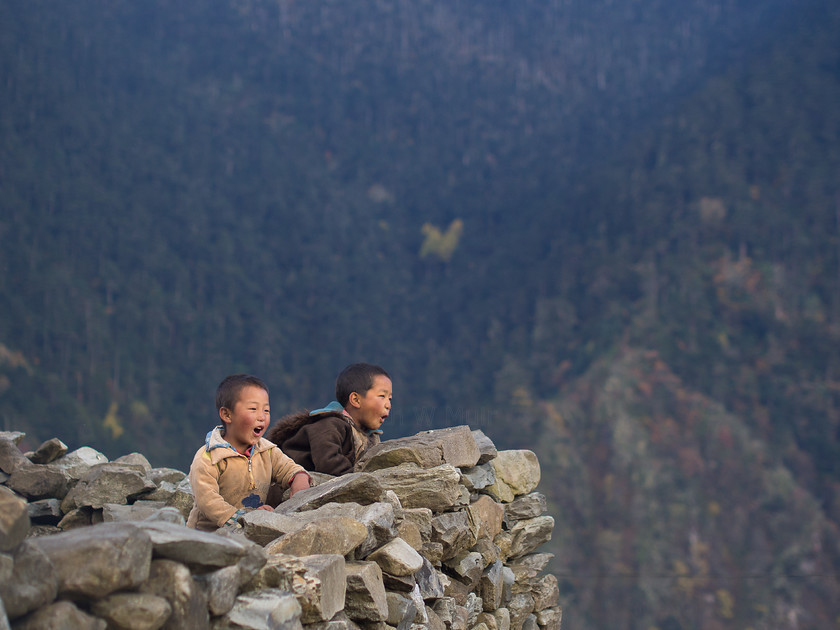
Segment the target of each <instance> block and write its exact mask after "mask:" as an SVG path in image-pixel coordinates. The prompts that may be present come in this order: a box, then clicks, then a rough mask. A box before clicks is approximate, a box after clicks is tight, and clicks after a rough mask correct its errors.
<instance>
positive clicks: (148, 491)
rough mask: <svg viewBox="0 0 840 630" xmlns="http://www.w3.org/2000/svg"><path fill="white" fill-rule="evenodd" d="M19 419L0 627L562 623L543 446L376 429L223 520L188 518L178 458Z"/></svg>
mask: <svg viewBox="0 0 840 630" xmlns="http://www.w3.org/2000/svg"><path fill="white" fill-rule="evenodd" d="M22 437H23V436H22V435H21V434H9V433H6V434H3V433H0V471H2V472H0V483H2V486H0V596H2V604H3V609H1V610H0V630H5V629H6V628H14V629H16V630H17V629H29V628H52V627H74V628H106V627H108V628H127V629H131V630H140V629H144V630H145V629H154V628H179V629H180V628H215V629H222V628H253V629H262V628H278V629H283V630H285V629H286V628H289V629H291V628H311V629H319V630H320V629H324V630H327V629H330V630H338V629H342V628H371V629H374V628H375V629H380V628H381V629H387V628H397V629H399V630H407V629H410V628H417V629H419V628H440V629H443V628H448V629H453V630H461V629H463V630H467V629H475V630H497V629H499V630H508V629H509V628H513V629H514V630H519V629H520V628H528V629H531V630H536V629H537V628H552V629H554V628H559V627H560V619H561V609H560V608H559V606H557V599H558V596H559V593H558V589H557V580H556V578H555V577H554V576H553V575H550V574H545V573H543V572H544V569H545V567H546V565H547V563H548V561H549V560H550V558H551V556H550V554H545V553H537V552H536V548H537V547H538V546H539V545H541V544H542V543H544V542H546V541H547V540H549V539H550V536H551V531H552V529H553V525H554V522H553V519H552V518H551V517H550V516H547V515H545V514H544V512H545V510H546V503H545V497H544V496H543V495H541V494H540V493H537V492H534V490H535V488H536V486H537V484H538V482H539V463H538V462H537V459H536V456H535V455H534V454H533V453H532V452H530V451H501V452H497V451H496V449H495V447H494V446H493V444H492V442H491V441H490V440H489V439H488V438H487V437H486V436H485V435H484V434H483V433H482V432H481V431H470V429H469V427H454V428H450V429H440V430H436V431H428V432H424V433H420V434H417V435H415V436H412V437H408V438H401V439H399V440H390V441H387V442H383V443H382V444H380V445H379V446H377V447H375V448H374V449H372V450H371V451H369V452H368V453H367V454H366V456H365V457H364V458H363V460H362V461H360V462H359V465H358V467H357V469H358V472H355V473H352V474H349V475H345V476H342V477H338V478H333V477H328V476H326V475H315V477H316V478H317V479H316V481H317V482H318V485H317V486H316V487H313V488H310V489H309V490H304V491H302V492H299V493H297V494H296V495H295V496H294V497H293V498H291V499H289V500H287V501H285V502H284V503H282V504H281V505H280V506H279V507H278V508H277V510H275V511H274V512H269V511H264V510H258V511H253V512H250V513H248V514H246V515H245V516H243V517H242V518H241V519H240V527H238V528H235V529H227V530H224V531H220V533H221V534H223V535H218V534H215V533H214V534H206V533H203V532H197V531H195V530H190V529H188V528H186V527H184V525H183V523H184V519H185V517H186V515H187V514H188V512H189V510H190V508H191V507H192V494H191V491H190V488H189V483H188V481H187V480H186V476H185V475H184V473H182V472H180V471H177V470H173V469H161V468H157V469H156V468H152V467H151V466H150V465H149V463H148V461H147V460H146V459H145V458H144V457H143V456H142V455H139V454H136V453H135V454H132V455H129V456H126V457H123V458H120V459H118V460H115V461H114V462H108V461H107V459H106V458H105V457H104V456H103V455H102V454H101V453H97V452H96V451H94V450H92V449H89V448H87V447H85V448H82V449H79V450H77V451H74V452H73V453H67V448H66V447H65V446H64V445H63V444H61V442H60V441H59V440H51V441H49V442H47V443H45V444H44V445H42V446H41V447H40V448H39V449H38V450H37V451H35V452H33V453H27V454H23V453H21V452H20V450H19V449H18V448H17V443H18V442H19V441H20V439H21V438H22ZM3 486H6V487H5V488H4V487H3ZM91 525H93V527H91Z"/></svg>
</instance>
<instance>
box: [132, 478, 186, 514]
mask: <svg viewBox="0 0 840 630" xmlns="http://www.w3.org/2000/svg"><path fill="white" fill-rule="evenodd" d="M144 501H159V502H162V503H164V504H165V505H167V506H169V507H174V508H176V509H177V510H178V511H179V512H180V513H181V514H183V515H184V518H185V519H187V518H189V516H190V511H191V510H192V508H193V505H195V496H194V495H193V493H192V489H191V488H190V482H189V479H182V480H181V481H180V482H178V483H177V484H175V483H172V482H170V481H161V482H160V483H158V486H157V488H155V489H154V490H152V491H151V492H149V493H148V494H144V495H143V498H142V500H141V501H136V502H135V503H141V502H144Z"/></svg>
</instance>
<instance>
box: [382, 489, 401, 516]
mask: <svg viewBox="0 0 840 630" xmlns="http://www.w3.org/2000/svg"><path fill="white" fill-rule="evenodd" d="M382 500H383V501H384V502H385V503H390V504H391V507H392V508H394V518H395V519H396V520H398V521H401V520H402V519H403V511H404V510H403V506H402V502H401V501H400V498H399V497H398V496H397V493H396V492H394V491H393V490H386V491H385V494H384V495H383V496H382Z"/></svg>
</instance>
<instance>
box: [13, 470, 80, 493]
mask: <svg viewBox="0 0 840 630" xmlns="http://www.w3.org/2000/svg"><path fill="white" fill-rule="evenodd" d="M6 483H7V485H8V486H9V487H10V488H11V489H12V490H14V491H15V492H17V493H19V494H22V495H23V496H25V497H27V498H28V499H36V500H37V499H46V498H63V497H64V495H66V494H67V489H68V488H69V487H70V479H69V477H68V476H67V474H66V473H64V471H62V470H61V469H59V468H56V467H55V466H53V465H51V464H44V465H38V464H29V465H28V466H18V468H17V469H16V470H15V472H13V473H12V474H11V476H10V477H9V480H8V481H7V482H6Z"/></svg>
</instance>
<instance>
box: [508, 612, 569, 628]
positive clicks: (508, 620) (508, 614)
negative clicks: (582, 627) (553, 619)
mask: <svg viewBox="0 0 840 630" xmlns="http://www.w3.org/2000/svg"><path fill="white" fill-rule="evenodd" d="M493 616H494V617H495V618H496V627H497V628H498V630H510V611H509V610H508V609H507V608H497V609H496V610H494V611H493ZM557 630H560V629H559V628H558V629H557Z"/></svg>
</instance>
